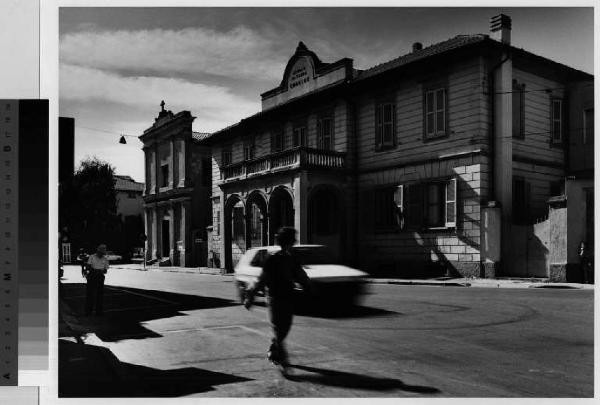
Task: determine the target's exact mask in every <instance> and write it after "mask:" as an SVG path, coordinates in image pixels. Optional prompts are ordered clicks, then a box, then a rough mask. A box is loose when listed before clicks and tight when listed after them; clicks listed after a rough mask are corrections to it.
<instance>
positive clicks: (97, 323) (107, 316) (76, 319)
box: [60, 283, 237, 342]
mask: <svg viewBox="0 0 600 405" xmlns="http://www.w3.org/2000/svg"><path fill="white" fill-rule="evenodd" d="M85 288H86V285H85V284H79V283H77V284H65V285H64V286H63V289H62V292H61V297H60V299H61V316H62V319H63V320H66V321H67V323H69V324H70V326H71V327H70V328H66V329H65V328H63V329H61V332H60V336H61V337H69V336H71V337H75V338H81V336H83V335H85V334H88V333H94V334H95V335H96V336H97V337H98V338H99V339H101V340H102V341H104V342H116V341H119V340H122V339H146V338H154V337H160V336H161V335H160V334H158V333H156V332H154V331H152V330H150V329H147V328H146V327H145V326H144V325H143V323H144V322H147V321H150V320H154V319H164V318H170V317H174V316H185V315H186V314H185V313H184V312H183V311H192V310H199V309H211V308H221V307H228V306H234V305H237V303H235V302H234V301H232V300H226V299H221V298H215V297H203V296H196V295H187V294H178V293H171V292H165V291H156V290H143V289H138V288H129V287H113V286H106V287H105V297H104V314H103V315H102V316H84V306H85Z"/></svg>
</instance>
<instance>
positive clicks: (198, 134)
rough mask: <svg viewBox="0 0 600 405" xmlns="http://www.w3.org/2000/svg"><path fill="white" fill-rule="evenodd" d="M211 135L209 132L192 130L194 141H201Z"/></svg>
mask: <svg viewBox="0 0 600 405" xmlns="http://www.w3.org/2000/svg"><path fill="white" fill-rule="evenodd" d="M210 135H211V133H210V132H196V131H194V132H192V139H193V140H194V141H201V140H203V139H206V138H208V137H209V136H210Z"/></svg>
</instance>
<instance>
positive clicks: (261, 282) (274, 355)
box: [244, 227, 310, 374]
mask: <svg viewBox="0 0 600 405" xmlns="http://www.w3.org/2000/svg"><path fill="white" fill-rule="evenodd" d="M276 241H277V244H278V245H280V246H281V250H280V251H278V252H276V253H275V254H273V255H271V256H269V257H268V258H267V260H266V261H265V263H264V265H263V268H262V272H261V274H260V276H259V278H258V281H257V283H256V284H255V285H254V287H253V288H251V289H249V290H248V291H247V294H246V299H245V301H244V306H245V307H246V309H250V307H251V306H252V300H253V297H254V295H255V293H256V292H257V291H259V290H261V289H262V288H263V287H266V296H267V302H268V307H269V319H270V322H271V328H272V330H273V338H272V339H271V346H270V347H269V352H268V355H267V357H268V359H269V360H270V361H272V362H273V363H274V364H276V365H279V366H281V367H282V372H284V374H285V373H287V367H288V365H289V359H288V353H287V350H286V349H285V345H284V340H285V338H286V336H287V335H288V333H289V331H290V328H291V327H292V318H293V295H294V283H295V282H298V283H299V284H300V285H301V286H302V287H303V288H304V289H305V291H308V290H309V289H310V281H309V279H308V276H307V275H306V272H305V271H304V270H303V269H302V266H301V265H300V262H299V261H298V260H297V259H296V258H295V257H294V256H293V255H292V246H293V245H294V244H295V243H296V230H295V229H294V228H291V227H283V228H281V229H280V230H279V231H278V232H277V236H276Z"/></svg>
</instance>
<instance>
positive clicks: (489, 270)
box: [479, 262, 498, 278]
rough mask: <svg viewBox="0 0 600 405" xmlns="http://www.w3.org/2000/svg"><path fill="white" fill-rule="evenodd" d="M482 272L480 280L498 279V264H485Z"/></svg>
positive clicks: (482, 264) (482, 265)
mask: <svg viewBox="0 0 600 405" xmlns="http://www.w3.org/2000/svg"><path fill="white" fill-rule="evenodd" d="M480 270H481V272H480V273H479V277H480V278H496V272H497V270H498V263H495V262H484V263H481V269H480Z"/></svg>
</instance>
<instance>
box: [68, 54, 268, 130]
mask: <svg viewBox="0 0 600 405" xmlns="http://www.w3.org/2000/svg"><path fill="white" fill-rule="evenodd" d="M59 88H60V99H61V101H63V100H64V101H68V102H69V103H70V104H73V101H76V102H80V103H86V104H94V103H96V105H98V106H101V105H103V104H106V103H110V104H119V105H123V108H124V109H127V108H129V109H131V110H135V111H140V110H144V109H147V110H148V111H152V113H155V112H157V111H158V103H160V100H165V102H166V103H167V108H168V109H170V110H172V111H174V112H177V111H179V110H184V109H185V110H190V111H191V112H192V114H193V115H195V116H197V117H198V119H197V120H196V121H197V122H199V123H201V126H202V130H203V131H215V130H217V129H221V128H223V127H225V126H227V125H231V124H233V123H235V122H237V121H239V120H240V119H242V118H244V117H247V116H249V115H252V114H254V113H256V112H258V111H259V110H260V101H259V99H258V97H256V101H252V100H248V99H246V98H243V97H240V96H237V95H234V94H233V93H232V92H231V91H230V90H229V89H228V88H226V87H222V86H214V85H205V84H201V83H190V82H187V81H184V80H181V79H176V78H161V77H144V76H142V77H121V76H119V75H116V74H114V73H109V72H104V71H101V70H98V69H92V68H86V67H80V66H73V65H64V64H62V65H61V66H60V82H59ZM98 114H99V115H100V111H98ZM150 124H151V122H149V123H148V125H150Z"/></svg>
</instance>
